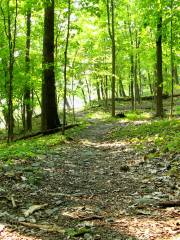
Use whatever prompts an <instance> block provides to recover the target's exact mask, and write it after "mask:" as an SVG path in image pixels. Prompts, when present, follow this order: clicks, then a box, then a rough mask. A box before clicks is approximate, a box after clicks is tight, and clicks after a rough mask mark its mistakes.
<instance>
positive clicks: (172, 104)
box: [170, 0, 174, 117]
mask: <svg viewBox="0 0 180 240" xmlns="http://www.w3.org/2000/svg"><path fill="white" fill-rule="evenodd" d="M170 48H171V110H170V115H171V117H172V116H173V107H174V97H173V95H174V54H173V0H171V39H170Z"/></svg>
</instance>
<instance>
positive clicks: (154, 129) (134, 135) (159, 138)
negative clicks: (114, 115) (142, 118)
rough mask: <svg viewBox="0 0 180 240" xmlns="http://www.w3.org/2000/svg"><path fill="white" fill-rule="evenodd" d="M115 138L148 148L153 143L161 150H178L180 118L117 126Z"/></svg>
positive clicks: (113, 136) (179, 143) (179, 145)
mask: <svg viewBox="0 0 180 240" xmlns="http://www.w3.org/2000/svg"><path fill="white" fill-rule="evenodd" d="M112 138H113V139H118V140H121V139H123V140H131V141H133V142H134V143H135V144H137V145H138V144H141V146H143V147H146V148H148V146H149V145H148V143H153V144H154V145H155V146H156V147H157V148H158V149H159V151H160V152H165V151H170V152H177V151H179V149H180V120H159V121H152V122H148V123H140V124H138V123H137V124H134V123H129V124H127V125H126V126H123V127H120V128H117V129H116V130H115V131H114V132H113V133H112Z"/></svg>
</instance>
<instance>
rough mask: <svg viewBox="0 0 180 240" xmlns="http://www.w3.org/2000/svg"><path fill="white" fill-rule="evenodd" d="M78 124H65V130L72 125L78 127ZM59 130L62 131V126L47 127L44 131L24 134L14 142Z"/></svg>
mask: <svg viewBox="0 0 180 240" xmlns="http://www.w3.org/2000/svg"><path fill="white" fill-rule="evenodd" d="M78 126H79V124H72V125H67V126H65V130H67V129H70V128H73V127H78ZM61 131H62V127H58V128H54V129H48V130H46V131H39V132H36V133H32V134H29V135H25V136H23V137H20V138H17V139H15V140H14V141H15V142H16V141H20V140H26V139H29V138H33V137H37V136H40V135H42V136H44V135H50V134H54V133H57V132H61Z"/></svg>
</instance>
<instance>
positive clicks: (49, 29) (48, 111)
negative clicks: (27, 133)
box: [41, 0, 60, 131]
mask: <svg viewBox="0 0 180 240" xmlns="http://www.w3.org/2000/svg"><path fill="white" fill-rule="evenodd" d="M59 126H60V120H59V117H58V112H57V102H56V88H55V73H54V0H52V1H49V2H48V3H47V5H46V6H45V11H44V38H43V80H42V118H41V128H42V131H46V130H50V129H55V128H57V127H59Z"/></svg>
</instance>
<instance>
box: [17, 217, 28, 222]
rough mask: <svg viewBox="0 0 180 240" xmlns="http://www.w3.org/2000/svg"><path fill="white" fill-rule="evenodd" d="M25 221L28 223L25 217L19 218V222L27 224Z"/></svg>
mask: <svg viewBox="0 0 180 240" xmlns="http://www.w3.org/2000/svg"><path fill="white" fill-rule="evenodd" d="M25 221H26V219H25V218H24V217H19V218H18V222H25Z"/></svg>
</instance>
